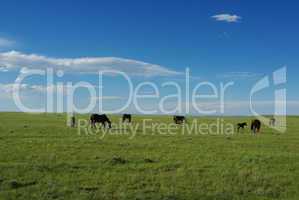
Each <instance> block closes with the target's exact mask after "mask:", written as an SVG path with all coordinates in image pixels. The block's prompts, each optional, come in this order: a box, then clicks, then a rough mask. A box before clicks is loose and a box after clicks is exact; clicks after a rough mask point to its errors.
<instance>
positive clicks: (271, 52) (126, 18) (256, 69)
mask: <svg viewBox="0 0 299 200" xmlns="http://www.w3.org/2000/svg"><path fill="white" fill-rule="evenodd" d="M298 9H299V3H298V2H296V1H271V2H269V1H234V0H230V1H229V0H227V1H226V0H223V1H216V0H215V1H213V0H209V1H208V0H207V1H30V0H29V1H14V0H10V1H2V2H1V12H0V53H1V55H2V57H1V56H0V64H2V67H3V69H4V68H5V69H4V70H2V72H0V86H1V87H2V90H3V92H2V94H0V95H2V97H0V100H1V105H0V110H16V108H15V105H14V103H13V102H12V100H11V98H9V97H6V96H7V94H5V91H6V92H7V91H8V90H9V89H7V88H9V86H8V85H9V84H11V83H13V82H14V81H15V79H16V77H17V76H18V74H19V70H20V69H21V68H23V67H26V68H29V69H30V68H38V66H37V63H34V61H31V60H30V59H29V58H28V57H30V55H31V54H35V55H36V56H43V58H44V59H48V58H50V59H51V58H52V59H63V58H68V59H80V58H86V57H95V58H103V57H113V58H115V59H116V58H120V59H130V60H129V61H128V62H129V63H130V64H128V62H125V61H124V60H118V62H116V61H115V60H113V62H112V64H111V66H110V67H112V68H113V69H117V70H122V69H125V70H126V72H129V74H130V76H131V77H132V79H133V82H134V84H137V83H139V82H141V81H144V80H146V81H152V82H154V83H157V84H158V85H159V84H161V83H163V81H165V80H176V81H178V82H179V83H180V84H182V85H183V84H184V82H183V81H182V80H178V79H182V76H181V75H177V74H175V73H176V72H177V73H180V72H184V71H185V68H186V67H189V68H190V71H191V75H192V76H193V77H194V79H193V80H192V83H191V87H192V86H195V85H196V83H198V82H199V81H210V82H213V83H215V84H217V85H218V83H220V82H224V83H225V82H228V81H234V82H235V85H234V86H233V87H232V88H231V90H230V91H229V92H228V93H227V95H226V97H227V101H229V102H235V103H236V102H243V101H247V100H248V93H249V90H250V88H251V87H252V85H254V83H255V82H256V81H257V80H259V79H260V78H262V77H263V76H264V75H269V74H270V75H271V73H272V72H273V71H275V70H276V69H279V68H281V67H283V66H287V84H286V88H287V99H288V102H289V103H288V108H289V109H288V112H289V114H299V109H298V105H299V104H298V103H297V102H298V101H299V94H298V92H297V85H298V80H297V74H298V72H299V69H298V67H297V66H299V60H298V47H297V44H299V38H298V35H299V26H298V22H297V20H298V19H299V13H298ZM12 55H13V56H14V58H13V59H16V58H15V56H17V59H20V58H21V57H22V56H23V57H24V56H25V57H26V58H28V59H29V60H26V62H24V61H20V60H18V62H15V60H14V62H15V63H13V64H14V66H13V67H8V66H11V65H13V64H12V63H11V62H12V61H11V60H9V59H12V58H11V57H12ZM8 57H9V58H8ZM1 59H2V62H1ZM56 61H57V60H56ZM58 61H59V60H58ZM31 62H33V63H31ZM38 62H43V64H44V62H47V61H45V60H42V61H38ZM99 62H103V61H102V60H101V61H99ZM132 62H133V64H132ZM83 63H84V62H83ZM115 63H121V64H119V65H117V66H115ZM144 63H146V64H149V65H144ZM38 64H40V63H38ZM140 65H141V67H140ZM152 65H154V71H150V72H148V73H149V74H151V75H152V76H149V77H145V76H142V74H145V73H143V71H142V70H143V68H142V67H147V66H148V67H152ZM32 66H34V67H32ZM156 66H158V68H155V67H156ZM94 67H95V68H96V67H98V66H94ZM100 67H101V66H100ZM87 68H88V66H87V67H85V65H84V64H82V66H78V69H77V70H75V71H74V69H73V68H72V69H70V70H69V71H67V70H66V72H65V76H64V77H63V78H61V79H59V81H63V82H66V81H73V82H78V81H87V80H88V81H90V82H92V83H93V84H97V76H96V75H92V74H81V73H80V70H81V71H84V70H87ZM92 70H94V69H92ZM161 70H162V71H161ZM137 72H138V73H137ZM170 72H171V73H170ZM172 72H173V73H172ZM136 73H137V74H136ZM161 74H162V75H163V76H159V75H161ZM106 79H107V80H106V85H107V86H106V91H104V93H105V95H107V96H109V97H110V99H109V98H108V97H107V99H109V100H107V101H108V102H107V101H106V102H105V103H106V104H107V107H109V106H110V107H113V106H116V105H117V104H119V102H117V101H122V100H125V96H126V92H125V91H126V90H125V89H124V88H122V86H123V85H124V84H123V83H122V80H120V78H117V77H107V78H106ZM26 84H28V85H38V84H42V80H38V79H32V80H27V82H26ZM3 88H4V89H3ZM5 88H6V89H5ZM163 92H164V93H167V92H170V90H163ZM25 95H26V96H27V97H26V98H27V101H28V102H29V104H32V105H35V104H40V105H41V104H43V100H42V99H43V98H42V96H43V94H31V93H28V94H25ZM36 95H37V96H39V97H40V101H39V102H38V101H33V100H32V99H36ZM116 96H117V97H120V98H119V100H116V99H114V100H112V99H113V98H112V97H116ZM77 98H78V101H79V104H82V105H84V101H83V100H82V99H84V94H83V92H82V94H81V93H79V94H78V97H77ZM273 98H274V97H273V88H269V90H267V91H265V92H264V93H263V94H261V95H260V96H258V97H257V99H258V100H259V101H262V102H266V101H273ZM85 103H86V102H85ZM148 104H149V105H155V103H153V102H152V103H148ZM239 104H240V103H239ZM241 104H242V103H241ZM242 105H243V104H242ZM261 105H264V104H261ZM241 107H242V106H241ZM245 107H246V106H245ZM245 107H242V108H240V105H239V106H236V107H234V108H235V110H233V109H232V110H229V111H227V113H228V114H248V112H247V108H245ZM261 107H262V109H261V112H264V113H272V110H271V108H270V107H271V106H270V105H269V106H266V107H265V106H261ZM130 111H131V112H134V110H130V109H129V110H128V112H130Z"/></svg>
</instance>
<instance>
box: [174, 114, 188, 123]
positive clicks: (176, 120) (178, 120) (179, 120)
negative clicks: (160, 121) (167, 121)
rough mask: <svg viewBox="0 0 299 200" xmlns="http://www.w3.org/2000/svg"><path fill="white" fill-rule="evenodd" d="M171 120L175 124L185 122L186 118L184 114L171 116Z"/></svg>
mask: <svg viewBox="0 0 299 200" xmlns="http://www.w3.org/2000/svg"><path fill="white" fill-rule="evenodd" d="M173 121H174V123H176V124H182V123H183V122H186V118H185V117H184V116H173Z"/></svg>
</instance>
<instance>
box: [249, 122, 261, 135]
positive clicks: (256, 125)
mask: <svg viewBox="0 0 299 200" xmlns="http://www.w3.org/2000/svg"><path fill="white" fill-rule="evenodd" d="M261 125H262V123H261V121H260V120H258V119H255V120H252V122H251V131H252V133H254V134H256V133H258V132H260V129H261Z"/></svg>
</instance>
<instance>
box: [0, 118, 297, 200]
mask: <svg viewBox="0 0 299 200" xmlns="http://www.w3.org/2000/svg"><path fill="white" fill-rule="evenodd" d="M79 118H82V119H88V116H87V115H81V116H79ZM144 118H150V119H152V120H153V122H157V123H161V122H164V123H167V124H169V123H172V120H171V117H169V116H133V125H132V126H136V124H141V123H142V120H143V119H144ZM111 119H112V122H113V123H116V122H118V121H119V116H111ZM223 120H224V123H233V124H236V123H237V122H243V121H247V122H248V123H249V122H250V120H251V118H250V117H225V118H223ZM188 121H190V120H188ZM215 121H216V118H214V117H199V118H198V123H208V124H210V123H213V122H215ZM287 123H288V129H287V132H286V133H278V132H275V131H273V130H271V129H269V128H266V127H265V126H263V127H262V133H261V134H259V135H257V136H253V135H251V134H250V131H249V129H248V128H247V129H246V130H245V131H244V133H241V134H233V135H224V134H219V135H216V134H196V133H195V132H194V133H192V134H182V130H183V127H182V126H176V128H175V129H174V132H175V133H176V134H159V133H158V132H155V130H148V132H146V133H143V132H142V131H140V130H139V129H138V130H139V131H137V134H136V135H135V136H134V137H132V134H130V130H128V131H127V132H126V133H124V132H123V127H119V128H113V129H112V130H111V132H109V133H108V134H106V135H105V137H103V134H102V132H101V131H100V132H98V133H93V134H88V135H87V134H85V133H84V132H82V131H81V134H78V129H77V128H70V127H67V126H66V116H65V115H64V114H26V113H0V199H5V200H9V199H32V200H33V199H38V200H41V199H166V200H167V199H169V200H170V199H174V200H175V199H211V200H212V199H222V200H231V199H263V200H267V199H284V200H287V199H292V200H297V199H299V117H288V119H287ZM121 133H122V134H121Z"/></svg>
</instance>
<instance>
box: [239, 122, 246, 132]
mask: <svg viewBox="0 0 299 200" xmlns="http://www.w3.org/2000/svg"><path fill="white" fill-rule="evenodd" d="M237 126H238V133H239V130H240V128H241V129H242V130H244V128H245V126H247V123H246V122H243V123H238V124H237Z"/></svg>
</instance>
